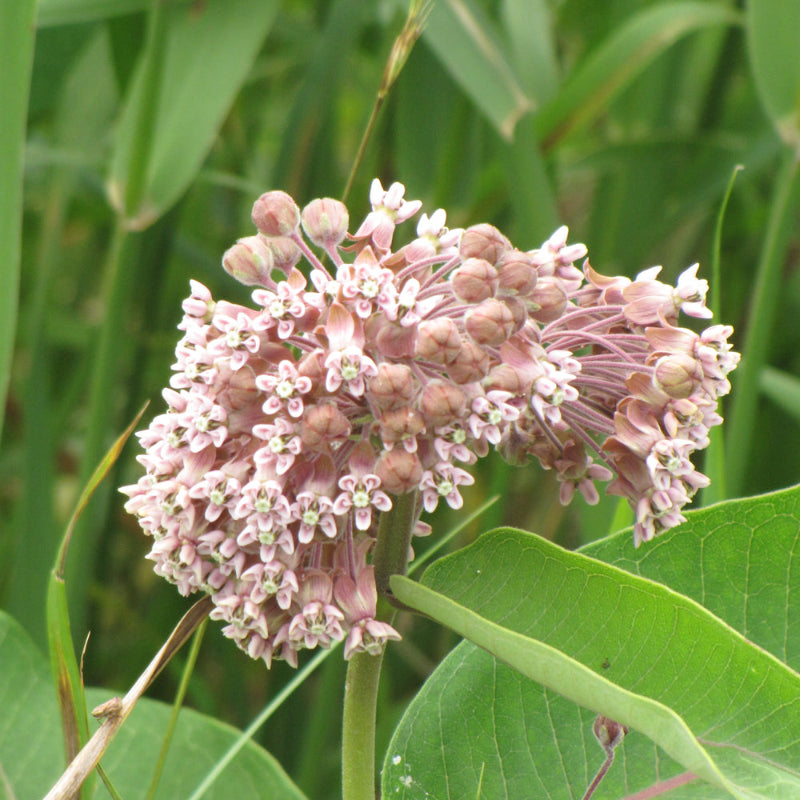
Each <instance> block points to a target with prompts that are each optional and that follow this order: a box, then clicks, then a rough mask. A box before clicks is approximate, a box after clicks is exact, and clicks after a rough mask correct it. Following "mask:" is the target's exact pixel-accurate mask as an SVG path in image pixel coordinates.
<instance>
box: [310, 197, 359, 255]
mask: <svg viewBox="0 0 800 800" xmlns="http://www.w3.org/2000/svg"><path fill="white" fill-rule="evenodd" d="M301 219H302V222H303V230H304V231H305V232H306V236H308V238H309V239H311V241H312V242H313V243H314V244H315V245H317V246H318V247H335V246H336V245H337V244H339V242H341V241H342V240H343V239H344V237H345V236H346V235H347V226H348V224H349V222H350V215H349V214H348V213H347V207H346V206H345V204H344V203H342V202H341V201H339V200H333V199H332V198H330V197H320V198H317V199H316V200H312V201H311V202H310V203H309V204H308V205H307V206H306V207H305V208H304V209H303V213H302V216H301Z"/></svg>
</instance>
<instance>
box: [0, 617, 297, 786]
mask: <svg viewBox="0 0 800 800" xmlns="http://www.w3.org/2000/svg"><path fill="white" fill-rule="evenodd" d="M87 697H88V699H89V703H90V705H95V704H100V703H102V702H104V701H106V700H108V699H109V698H110V697H111V692H109V691H108V690H101V689H91V690H88V691H87ZM0 703H2V708H3V713H2V715H0V797H4V795H3V786H4V785H5V786H6V787H7V789H6V795H8V796H10V797H13V798H16V800H33V798H39V797H43V796H44V795H45V794H46V792H47V791H48V789H49V788H50V787H51V786H52V785H53V784H54V783H55V782H56V780H57V778H58V776H59V775H60V774H61V771H62V769H63V767H62V764H63V748H62V746H61V741H60V732H59V722H58V709H57V704H56V698H55V693H54V692H53V689H52V686H51V685H50V680H49V675H48V668H47V663H46V661H45V659H44V657H43V656H42V655H41V654H40V653H39V651H38V650H37V649H36V648H35V647H34V645H33V643H32V642H31V640H30V639H29V638H28V636H27V634H26V633H25V631H24V630H23V629H22V628H21V627H20V626H19V625H18V624H17V623H16V622H15V621H14V620H13V619H12V618H11V617H9V616H8V615H7V614H4V613H2V612H0ZM170 711H171V709H170V707H169V706H168V705H166V704H164V703H159V702H157V701H154V700H147V699H143V700H140V701H139V703H138V704H137V706H136V708H135V709H134V710H133V712H132V713H131V716H130V717H129V718H128V720H127V721H126V722H125V724H124V725H123V727H122V729H121V730H120V732H119V734H118V735H117V737H116V739H115V740H114V742H113V743H112V744H111V746H110V747H109V749H108V751H107V753H106V754H105V756H104V758H103V762H102V763H103V766H104V767H105V770H106V772H107V773H108V775H109V777H110V779H111V781H112V782H113V784H114V786H115V787H116V788H117V790H118V791H119V793H120V794H121V796H122V797H124V798H126V800H136V798H142V797H144V795H145V793H146V790H147V783H148V779H149V773H150V770H152V768H153V766H154V765H155V763H156V759H157V757H158V751H159V747H160V745H161V739H162V735H163V731H164V730H165V728H166V726H167V724H168V721H169V716H170ZM238 734H239V732H238V731H237V730H235V729H234V728H232V727H230V726H229V725H225V724H224V723H221V722H219V721H218V720H215V719H213V718H211V717H207V716H205V715H203V714H198V713H197V712H194V711H191V710H189V709H183V710H182V711H181V713H180V715H179V720H178V725H177V728H176V731H175V736H174V739H173V742H172V747H171V749H170V753H169V756H168V758H167V762H166V767H165V771H164V774H163V776H162V778H161V783H160V785H159V790H158V792H157V794H156V798H164V800H168V799H169V798H176V797H186V796H187V795H188V794H189V792H190V791H191V789H192V788H193V787H194V786H195V784H196V783H197V782H198V781H199V780H200V778H201V777H202V776H203V775H204V774H205V772H206V771H207V770H208V769H209V768H210V767H211V766H212V765H213V764H214V763H215V762H216V761H217V760H218V759H219V758H220V757H221V756H222V755H223V754H224V753H225V751H226V750H227V749H228V747H229V746H230V745H231V744H232V743H233V742H234V741H235V740H236V738H237V736H238ZM9 792H11V793H12V794H10V793H9ZM95 796H97V797H105V796H106V795H105V792H104V790H103V789H101V788H99V787H98V792H97V793H96V795H95ZM230 797H235V798H237V800H240V799H241V800H260V798H264V797H281V798H284V797H285V798H290V799H291V800H302V798H303V797H304V795H303V794H302V793H301V792H300V791H299V790H298V789H297V787H295V786H294V784H293V783H292V782H291V780H290V779H289V777H288V776H287V775H286V774H285V773H284V771H283V770H282V769H281V767H280V765H279V764H278V763H277V762H276V761H275V759H274V758H273V757H272V756H271V755H270V754H269V753H267V752H266V751H265V750H263V749H262V748H261V747H259V746H258V745H256V744H254V743H252V742H250V743H248V744H247V745H246V746H245V748H244V749H243V750H242V752H241V753H239V754H238V755H237V757H236V759H235V760H234V761H233V762H232V763H231V764H230V765H229V767H228V768H227V770H226V771H225V773H224V780H222V781H219V782H218V783H216V784H215V785H214V786H212V787H211V788H210V789H209V791H208V793H207V794H206V795H205V798H207V799H210V798H220V800H222V799H223V798H230Z"/></svg>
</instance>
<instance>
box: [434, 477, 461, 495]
mask: <svg viewBox="0 0 800 800" xmlns="http://www.w3.org/2000/svg"><path fill="white" fill-rule="evenodd" d="M455 488H456V487H455V485H454V484H453V482H452V481H449V480H447V478H440V479H439V480H438V481H437V483H436V491H437V492H439V494H440V495H441V496H442V497H447V495H448V494H450V492H452V491H453V489H455Z"/></svg>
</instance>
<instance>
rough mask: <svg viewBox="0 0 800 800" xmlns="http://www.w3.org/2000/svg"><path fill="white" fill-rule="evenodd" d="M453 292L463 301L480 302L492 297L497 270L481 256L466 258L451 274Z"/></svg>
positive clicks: (495, 289)
mask: <svg viewBox="0 0 800 800" xmlns="http://www.w3.org/2000/svg"><path fill="white" fill-rule="evenodd" d="M452 286H453V294H455V296H456V297H457V298H458V299H459V300H463V301H464V302H465V303H480V302H481V301H482V300H487V299H488V298H490V297H494V295H495V292H496V291H497V270H496V269H495V268H494V267H493V266H492V265H491V264H490V263H489V262H488V261H486V260H485V259H483V258H467V259H465V260H464V262H463V263H462V265H461V266H460V267H459V268H458V269H457V270H456V272H455V274H454V275H453V281H452Z"/></svg>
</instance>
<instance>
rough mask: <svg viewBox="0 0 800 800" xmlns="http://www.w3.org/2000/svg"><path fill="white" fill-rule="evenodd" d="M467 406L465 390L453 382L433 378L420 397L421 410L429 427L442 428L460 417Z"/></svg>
mask: <svg viewBox="0 0 800 800" xmlns="http://www.w3.org/2000/svg"><path fill="white" fill-rule="evenodd" d="M466 408H467V396H466V394H464V391H463V390H462V389H460V388H459V387H458V386H455V385H454V384H452V383H447V382H445V381H441V380H432V381H431V382H430V383H427V384H426V385H425V388H424V389H423V390H422V392H421V394H420V397H419V410H420V411H421V412H422V416H423V417H424V418H425V422H426V423H427V424H428V427H429V428H440V427H443V426H445V425H450V424H451V423H452V422H453V421H454V420H457V419H460V418H461V417H462V416H463V415H464V411H465V410H466Z"/></svg>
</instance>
